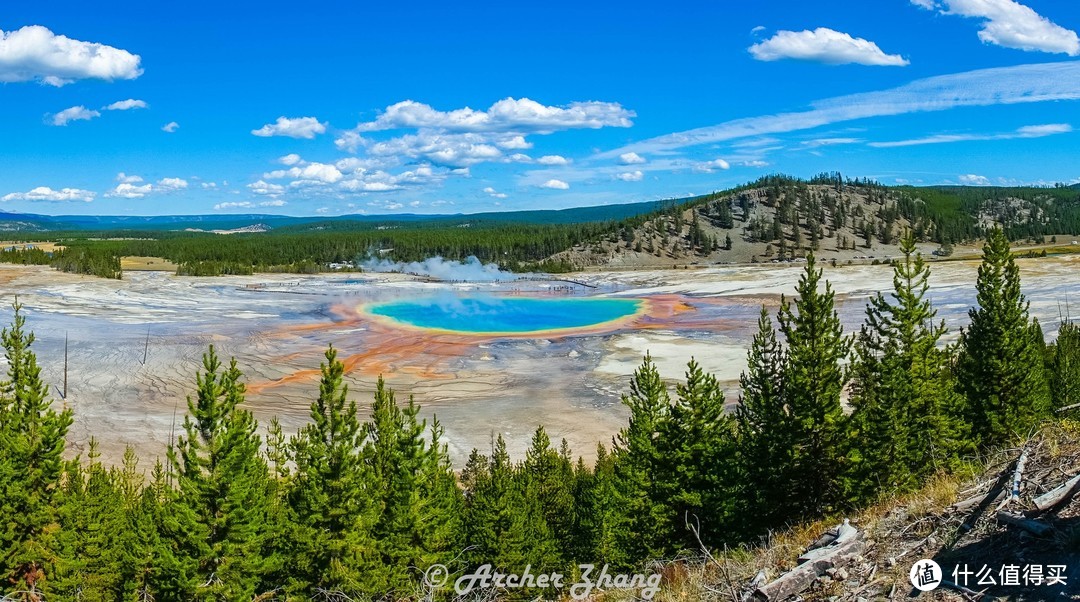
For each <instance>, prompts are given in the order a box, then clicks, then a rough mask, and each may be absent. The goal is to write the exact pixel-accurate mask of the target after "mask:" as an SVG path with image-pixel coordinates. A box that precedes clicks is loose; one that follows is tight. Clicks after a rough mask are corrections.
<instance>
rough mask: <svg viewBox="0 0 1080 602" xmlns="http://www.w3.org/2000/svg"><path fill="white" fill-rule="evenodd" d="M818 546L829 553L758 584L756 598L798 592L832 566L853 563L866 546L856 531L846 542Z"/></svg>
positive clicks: (785, 596)
mask: <svg viewBox="0 0 1080 602" xmlns="http://www.w3.org/2000/svg"><path fill="white" fill-rule="evenodd" d="M818 550H825V551H826V553H823V554H820V555H818V556H816V557H815V558H813V559H812V560H809V561H807V562H804V563H802V564H800V565H799V566H797V567H795V568H793V569H791V570H790V571H788V572H786V573H784V574H783V575H781V576H780V577H779V578H777V579H776V580H775V581H773V582H771V583H768V584H766V585H763V586H761V587H759V588H757V589H756V590H754V599H755V600H764V601H767V602H771V601H774V600H785V599H787V598H790V597H791V596H794V595H796V594H798V593H799V592H801V591H803V590H805V589H806V588H808V587H810V585H811V584H812V583H814V581H815V580H817V579H818V577H821V576H822V575H824V574H825V573H826V571H828V570H829V569H831V568H839V567H843V566H847V565H850V564H851V563H853V562H854V561H855V560H856V559H857V558H859V556H861V555H862V553H863V551H865V550H866V542H864V541H863V540H862V537H861V536H859V534H858V533H856V535H855V536H849V538H848V539H847V540H846V541H845V542H844V543H840V544H836V543H834V544H833V545H830V546H827V547H824V548H818ZM814 551H815V552H816V551H817V550H814Z"/></svg>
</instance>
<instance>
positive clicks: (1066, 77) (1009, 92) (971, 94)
mask: <svg viewBox="0 0 1080 602" xmlns="http://www.w3.org/2000/svg"><path fill="white" fill-rule="evenodd" d="M1061 100H1080V61H1060V62H1053V63H1039V64H1031V65H1018V66H1014V67H996V68H992V69H980V70H977V71H968V72H965V73H956V74H951V75H940V76H936V77H929V78H925V79H919V80H915V81H913V82H911V83H909V84H906V85H903V86H900V87H898V88H891V89H887V90H880V91H875V92H863V93H859V94H850V95H847V96H837V97H833V98H828V99H824V100H819V101H817V102H814V103H812V107H813V108H812V109H810V110H808V111H800V112H792V113H780V114H775V115H763V116H759V117H748V118H744V119H736V120H732V121H727V122H724V123H721V124H718V125H713V126H707V127H702V128H697V129H693V130H687V131H683V132H676V133H673V134H667V135H664V136H658V137H656V138H651V139H648V140H644V141H641V142H637V143H634V144H630V145H627V146H624V147H622V148H617V149H614V150H611V151H608V152H604V153H600V154H598V155H596V157H595V158H598V159H604V158H611V157H618V156H620V155H621V154H625V153H627V152H631V151H632V152H637V153H656V152H671V151H674V150H677V149H681V148H686V147H691V146H698V145H702V144H715V143H717V142H725V141H729V140H737V139H740V138H752V137H757V136H767V135H770V134H780V133H787V132H795V131H800V130H809V129H813V128H817V127H821V126H825V125H830V124H833V123H841V122H845V121H853V120H857V119H868V118H871V117H884V116H891V115H905V114H909V113H920V112H930V111H944V110H948V109H955V108H960V107H983V106H993V105H1010V104H1020V103H1035V102H1049V101H1061Z"/></svg>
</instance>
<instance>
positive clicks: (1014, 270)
mask: <svg viewBox="0 0 1080 602" xmlns="http://www.w3.org/2000/svg"><path fill="white" fill-rule="evenodd" d="M975 288H976V289H977V290H978V296H977V299H978V304H979V306H978V307H977V308H972V309H971V311H969V312H968V315H969V316H970V317H971V324H970V325H969V326H968V328H966V329H962V330H961V331H960V357H959V360H958V365H957V369H958V374H959V380H960V384H961V390H962V392H963V393H964V395H965V396H966V398H967V420H968V424H970V426H971V434H972V438H973V439H974V440H975V441H976V442H978V443H979V444H980V445H982V446H992V445H1001V444H1004V443H1006V442H1008V441H1009V440H1010V439H1013V438H1016V437H1025V436H1027V434H1028V431H1029V430H1030V429H1031V428H1032V427H1033V426H1035V424H1036V423H1037V422H1038V421H1039V420H1040V419H1041V418H1042V417H1043V416H1044V415H1045V414H1046V412H1047V411H1048V409H1049V405H1050V393H1049V390H1048V387H1047V383H1046V377H1045V375H1044V364H1043V362H1044V359H1045V358H1044V355H1043V350H1042V349H1043V345H1044V343H1043V341H1042V340H1041V339H1042V335H1041V329H1040V328H1039V327H1038V323H1037V322H1036V321H1035V320H1033V319H1032V318H1031V317H1030V316H1029V315H1028V302H1027V300H1026V299H1025V298H1024V295H1023V293H1022V292H1021V290H1020V269H1019V268H1018V267H1017V265H1016V262H1015V261H1014V260H1013V256H1012V253H1011V252H1010V251H1009V241H1008V239H1007V238H1006V237H1005V233H1004V232H1003V231H1002V230H1001V229H1000V228H995V229H994V230H992V231H991V232H990V234H989V236H988V237H987V242H986V244H985V245H984V246H983V262H982V265H981V266H979V277H978V281H977V282H976V285H975Z"/></svg>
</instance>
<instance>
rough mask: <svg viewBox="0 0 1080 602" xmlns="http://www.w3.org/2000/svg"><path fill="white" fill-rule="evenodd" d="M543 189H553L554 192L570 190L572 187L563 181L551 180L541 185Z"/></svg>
mask: <svg viewBox="0 0 1080 602" xmlns="http://www.w3.org/2000/svg"><path fill="white" fill-rule="evenodd" d="M540 187H541V188H551V189H553V190H569V189H570V185H569V184H567V183H566V182H563V181H562V180H555V179H551V180H548V181H547V182H544V183H543V184H541V185H540Z"/></svg>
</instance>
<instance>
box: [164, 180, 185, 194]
mask: <svg viewBox="0 0 1080 602" xmlns="http://www.w3.org/2000/svg"><path fill="white" fill-rule="evenodd" d="M187 187H188V183H187V180H182V179H180V178H162V179H160V180H158V188H159V189H161V190H162V191H169V190H185V189H187Z"/></svg>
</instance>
